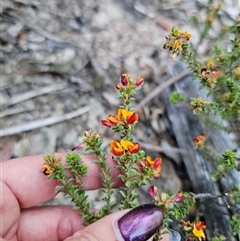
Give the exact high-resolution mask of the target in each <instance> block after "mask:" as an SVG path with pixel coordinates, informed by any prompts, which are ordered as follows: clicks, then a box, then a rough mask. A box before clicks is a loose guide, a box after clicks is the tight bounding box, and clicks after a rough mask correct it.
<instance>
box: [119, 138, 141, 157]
mask: <svg viewBox="0 0 240 241" xmlns="http://www.w3.org/2000/svg"><path fill="white" fill-rule="evenodd" d="M120 144H121V146H122V147H123V148H124V149H125V150H126V151H128V152H130V153H131V154H134V153H137V152H138V151H139V150H140V144H139V143H138V142H136V143H132V142H131V141H128V140H123V139H122V140H121V141H120Z"/></svg>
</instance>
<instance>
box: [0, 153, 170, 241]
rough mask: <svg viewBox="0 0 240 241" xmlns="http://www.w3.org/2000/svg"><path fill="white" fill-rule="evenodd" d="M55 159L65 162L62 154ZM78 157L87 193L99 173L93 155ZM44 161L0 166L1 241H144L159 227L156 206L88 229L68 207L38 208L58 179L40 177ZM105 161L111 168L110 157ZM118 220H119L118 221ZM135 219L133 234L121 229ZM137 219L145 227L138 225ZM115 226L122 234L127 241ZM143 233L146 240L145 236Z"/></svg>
mask: <svg viewBox="0 0 240 241" xmlns="http://www.w3.org/2000/svg"><path fill="white" fill-rule="evenodd" d="M57 155H58V156H61V157H63V159H64V154H63V153H61V154H60V153H57ZM82 159H83V161H84V162H85V163H86V164H87V165H88V166H89V169H88V170H89V171H88V177H86V178H85V180H84V182H85V187H86V189H87V190H93V189H97V188H99V187H100V183H101V181H100V179H99V177H98V175H97V173H99V170H98V166H97V165H94V164H92V160H93V157H90V156H87V155H83V156H82ZM42 163H43V156H42V155H37V156H29V157H23V158H17V159H12V160H10V161H6V162H3V163H1V178H0V182H1V184H0V185H1V204H0V205H1V206H0V226H1V229H0V237H1V240H9V241H20V240H23V241H42V240H44V241H45V240H47V241H59V240H65V239H66V238H67V239H66V241H90V240H91V241H95V240H96V241H113V240H114V241H115V240H118V241H121V240H123V241H124V240H125V241H126V240H129V241H131V240H133V237H135V238H136V237H138V239H135V240H136V241H144V240H146V238H148V237H150V236H149V235H151V234H153V233H154V230H155V229H157V228H158V227H159V225H160V222H161V220H162V216H161V215H162V213H161V212H160V209H158V208H157V207H156V206H154V205H147V206H141V207H140V208H137V209H133V210H132V211H131V212H130V214H129V212H128V211H127V210H122V211H118V212H115V213H112V214H110V215H108V216H106V217H104V218H102V219H101V220H98V221H97V222H95V223H93V224H91V225H89V226H87V227H85V226H84V225H83V220H82V219H81V218H80V217H79V211H73V210H72V208H71V206H37V205H39V204H41V203H43V202H46V201H48V200H50V199H52V198H53V197H54V196H55V195H56V192H55V188H56V186H57V185H58V182H57V181H55V180H49V179H48V178H46V176H44V175H43V174H42V173H41V171H40V169H41V166H42ZM108 163H109V164H110V165H112V166H113V165H114V163H113V161H112V159H111V158H109V160H108ZM111 174H112V176H113V178H116V177H117V174H118V171H117V170H116V169H115V168H112V172H111ZM114 181H115V185H116V186H119V185H120V181H119V180H118V179H116V180H114ZM127 212H128V213H127ZM119 219H120V220H121V222H120V221H117V220H119ZM149 219H150V221H149ZM133 220H138V221H137V222H136V225H135V226H133V227H132V229H131V232H128V231H126V230H125V231H124V230H122V229H123V228H124V227H126V225H127V226H128V227H129V225H128V224H132V223H133ZM141 221H142V223H144V227H143V226H141V227H140V226H139V225H140V224H141ZM147 221H148V222H147ZM113 223H115V224H114V226H115V228H113V225H112V224H113ZM119 228H120V229H121V231H124V232H125V235H126V237H125V239H124V238H123V237H122V235H121V234H120V231H119ZM142 232H144V233H147V234H148V236H145V237H144V235H143V233H142ZM122 234H123V233H122ZM118 235H120V236H118ZM123 235H124V234H123ZM141 235H142V237H140V236H141ZM164 240H165V241H167V240H168V236H164ZM164 240H163V241H164Z"/></svg>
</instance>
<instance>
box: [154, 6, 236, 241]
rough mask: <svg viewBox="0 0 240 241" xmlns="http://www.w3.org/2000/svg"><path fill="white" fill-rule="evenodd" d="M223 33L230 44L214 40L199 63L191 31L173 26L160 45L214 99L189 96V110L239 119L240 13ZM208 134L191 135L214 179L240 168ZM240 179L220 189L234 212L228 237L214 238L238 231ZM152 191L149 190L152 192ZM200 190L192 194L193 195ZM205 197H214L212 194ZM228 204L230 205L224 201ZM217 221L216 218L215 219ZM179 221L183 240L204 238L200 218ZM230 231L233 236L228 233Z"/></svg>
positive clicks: (177, 95)
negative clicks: (219, 151) (210, 164)
mask: <svg viewBox="0 0 240 241" xmlns="http://www.w3.org/2000/svg"><path fill="white" fill-rule="evenodd" d="M209 9H210V10H211V11H209V12H208V13H207V21H206V24H205V25H204V26H205V27H204V31H203V33H202V38H201V40H200V42H201V41H202V39H203V38H204V37H206V34H207V32H208V31H209V29H210V28H211V25H212V23H213V20H214V18H216V16H217V13H218V11H219V9H220V5H217V6H212V7H210V8H209ZM224 34H231V36H233V37H232V40H231V41H230V43H229V46H227V47H225V48H224V47H223V46H220V44H219V43H218V42H216V43H215V44H214V45H213V46H212V47H213V48H212V52H210V56H209V58H208V59H207V61H206V62H205V63H204V64H202V63H201V62H200V61H198V60H197V58H196V56H195V54H194V51H193V50H191V48H190V47H191V46H190V38H191V34H190V33H188V32H182V31H180V30H178V29H176V28H174V27H173V28H172V31H171V33H170V34H169V35H168V36H167V37H166V43H165V44H164V46H163V48H164V49H168V50H169V51H170V52H171V53H172V55H173V57H176V56H180V58H181V59H182V60H183V61H185V62H186V63H187V64H188V68H189V69H190V70H191V71H192V73H193V76H194V78H197V79H200V83H201V86H200V88H207V89H208V95H211V96H212V97H213V101H206V100H204V99H203V98H202V97H197V98H192V100H191V102H190V104H188V106H189V108H190V109H191V110H192V113H193V114H195V115H199V116H203V115H205V116H208V114H209V113H213V114H214V115H215V114H218V115H220V116H221V117H222V120H225V119H226V120H230V121H233V120H234V121H239V118H240V82H239V80H240V78H239V76H240V66H239V64H240V62H239V60H240V14H239V15H238V16H237V19H236V21H235V23H234V24H233V26H230V27H226V26H225V30H224V31H223V30H222V32H221V33H219V36H220V35H221V37H223V35H224ZM186 99H187V98H186V97H185V96H183V95H182V94H181V93H178V92H174V93H173V94H172V96H171V97H170V100H171V102H172V103H177V102H179V101H186ZM215 126H216V127H218V128H222V129H224V130H228V131H238V130H237V129H236V128H233V129H229V128H228V129H227V128H226V127H225V126H221V125H219V124H218V123H216V125H215ZM238 132H239V131H238ZM206 140H207V137H206V135H205V134H203V133H202V134H200V135H198V136H197V137H195V138H194V140H193V142H194V144H195V148H196V149H197V150H198V151H199V152H200V153H201V154H202V155H203V156H204V157H205V159H206V160H208V161H213V162H214V163H215V164H216V169H215V170H214V171H213V173H212V174H211V178H212V181H213V182H216V181H218V180H220V179H221V178H225V177H226V176H227V175H228V173H229V172H230V171H232V170H237V171H240V160H239V158H237V156H236V154H235V152H234V150H226V151H225V152H224V153H223V154H222V155H221V156H218V155H216V154H215V153H214V152H213V151H212V150H211V149H210V148H208V146H207V145H206V144H205V143H206ZM239 190H240V183H235V184H234V185H233V186H232V187H229V190H228V192H227V193H223V194H222V196H229V197H231V204H230V205H233V206H232V208H233V207H234V210H235V211H236V212H235V213H234V212H233V215H232V216H231V221H230V224H231V228H232V230H231V234H229V237H224V236H223V235H221V233H220V234H218V235H216V236H214V237H213V238H212V240H214V241H220V240H225V239H226V238H227V239H232V238H233V236H235V238H236V237H237V236H238V239H237V240H239V233H240V215H239V208H237V207H238V206H237V204H238V203H239V201H240V200H239V195H240V192H239ZM151 193H152V192H151ZM197 196H201V194H199V195H198V194H196V195H194V197H195V199H196V198H197ZM206 196H209V197H208V198H213V196H214V195H213V194H212V197H211V195H206ZM227 205H228V206H229V208H231V206H230V205H229V204H227ZM216 222H217V220H216ZM180 225H181V227H182V229H183V231H184V232H185V235H186V236H185V238H186V240H199V241H201V240H205V239H206V235H205V233H204V230H205V229H207V226H206V225H205V223H204V222H203V221H198V220H197V221H195V222H189V221H184V220H181V221H180ZM231 235H232V236H231Z"/></svg>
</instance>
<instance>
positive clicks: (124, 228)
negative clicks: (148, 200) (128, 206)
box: [116, 204, 164, 241]
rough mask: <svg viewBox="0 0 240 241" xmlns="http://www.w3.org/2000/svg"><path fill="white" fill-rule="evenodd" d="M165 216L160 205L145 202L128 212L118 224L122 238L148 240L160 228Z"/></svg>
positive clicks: (125, 239)
mask: <svg viewBox="0 0 240 241" xmlns="http://www.w3.org/2000/svg"><path fill="white" fill-rule="evenodd" d="M163 218H164V215H163V212H162V210H161V209H160V208H159V207H158V206H156V205H154V204H144V205H141V206H138V207H136V208H134V209H132V210H130V211H129V212H128V213H126V214H125V215H124V216H123V217H121V218H120V219H119V220H118V221H117V225H116V226H117V228H118V229H119V230H118V233H119V232H120V234H121V236H122V240H124V241H146V240H148V239H149V238H150V237H151V236H152V235H153V234H154V233H155V232H156V231H157V230H158V229H159V227H160V225H161V223H162V221H163ZM119 241H120V240H119Z"/></svg>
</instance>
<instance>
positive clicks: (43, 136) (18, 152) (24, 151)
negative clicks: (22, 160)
mask: <svg viewBox="0 0 240 241" xmlns="http://www.w3.org/2000/svg"><path fill="white" fill-rule="evenodd" d="M56 139H57V138H56V133H55V131H54V129H52V128H44V129H42V130H41V132H39V133H35V134H34V133H33V134H29V135H27V136H26V137H25V138H23V139H22V140H20V141H18V142H17V143H16V144H15V146H14V148H13V152H12V155H13V156H14V157H22V156H29V155H36V154H49V153H53V152H54V151H55V148H56Z"/></svg>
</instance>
